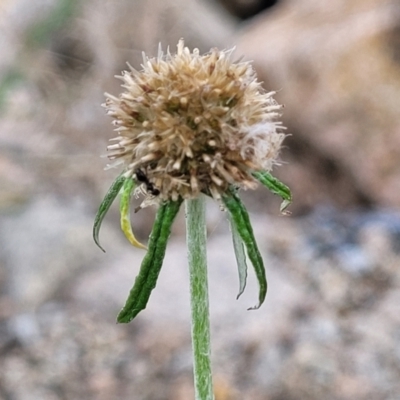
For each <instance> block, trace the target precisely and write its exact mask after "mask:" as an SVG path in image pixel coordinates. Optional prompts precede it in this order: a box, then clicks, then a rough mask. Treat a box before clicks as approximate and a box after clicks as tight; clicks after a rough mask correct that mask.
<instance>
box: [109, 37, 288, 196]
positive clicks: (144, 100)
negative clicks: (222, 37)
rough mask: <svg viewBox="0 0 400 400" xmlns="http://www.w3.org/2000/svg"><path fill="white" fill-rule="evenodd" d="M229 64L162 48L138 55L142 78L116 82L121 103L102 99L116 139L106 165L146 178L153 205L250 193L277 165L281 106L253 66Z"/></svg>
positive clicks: (133, 75)
mask: <svg viewBox="0 0 400 400" xmlns="http://www.w3.org/2000/svg"><path fill="white" fill-rule="evenodd" d="M231 57H232V50H230V51H219V50H217V49H213V50H211V51H210V52H209V53H208V54H204V55H200V54H199V51H198V49H194V50H193V52H190V50H189V49H188V48H187V47H184V42H183V40H180V41H179V43H178V46H177V53H176V54H171V53H170V52H169V50H168V51H167V54H166V55H164V54H163V52H162V51H161V48H160V49H159V52H158V56H157V57H155V58H148V57H146V56H145V55H143V65H142V68H143V69H142V70H141V71H136V70H135V69H134V68H133V67H131V66H129V68H130V70H129V71H124V72H123V73H122V76H120V77H118V78H120V79H121V80H122V81H123V85H122V87H124V88H125V92H124V93H122V94H121V95H120V96H119V97H115V96H112V95H110V94H107V93H106V96H107V100H106V103H105V105H104V106H105V108H106V109H107V113H108V114H109V115H110V116H111V117H113V118H114V125H115V126H116V127H117V128H116V129H115V130H116V131H117V132H118V136H117V137H116V138H114V139H112V140H114V141H115V142H116V143H114V144H112V145H110V146H108V157H109V159H110V160H114V161H113V164H112V165H119V164H123V165H124V168H125V170H126V176H127V177H128V176H133V178H135V173H136V172H137V171H138V170H140V171H141V172H142V173H144V175H145V176H146V178H147V179H148V182H149V183H150V184H151V185H152V187H156V188H157V189H158V190H159V191H160V193H159V196H157V200H158V201H164V200H169V199H172V200H176V199H177V198H178V197H179V196H181V197H182V198H184V199H187V198H194V197H196V196H198V195H199V193H205V194H207V195H209V196H212V197H214V198H215V199H219V198H220V197H221V195H222V194H223V193H225V192H226V191H227V190H228V188H229V186H230V185H235V186H237V187H239V188H243V189H248V188H255V187H256V186H257V183H256V181H255V180H254V178H253V177H252V175H251V173H252V172H253V171H260V170H266V171H269V170H271V168H272V166H273V164H274V163H276V160H277V157H278V153H279V149H280V146H281V143H282V140H283V138H284V134H283V133H282V130H283V129H284V128H283V127H282V125H281V122H279V117H280V110H281V108H282V106H281V105H279V104H278V103H277V102H276V101H275V100H274V98H273V96H274V94H275V92H265V91H264V90H263V88H262V87H261V83H260V82H258V81H257V78H256V74H255V71H254V69H253V68H252V66H251V65H250V63H248V62H238V63H234V62H233V61H232V60H231ZM145 186H146V185H145ZM147 187H148V185H147Z"/></svg>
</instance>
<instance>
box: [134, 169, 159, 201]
mask: <svg viewBox="0 0 400 400" xmlns="http://www.w3.org/2000/svg"><path fill="white" fill-rule="evenodd" d="M135 175H136V179H137V180H138V181H139V182H142V183H144V184H145V185H146V190H147V191H148V192H149V193H150V194H152V195H153V196H158V195H159V194H160V191H159V190H158V189H157V188H156V187H155V186H154V183H152V182H150V181H149V179H148V178H147V176H146V174H145V173H144V172H143V171H142V170H141V169H140V168H139V169H137V170H136V171H135Z"/></svg>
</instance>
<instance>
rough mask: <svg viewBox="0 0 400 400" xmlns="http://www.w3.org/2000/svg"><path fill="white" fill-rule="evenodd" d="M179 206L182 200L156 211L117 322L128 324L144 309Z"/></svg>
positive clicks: (161, 261)
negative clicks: (146, 249)
mask: <svg viewBox="0 0 400 400" xmlns="http://www.w3.org/2000/svg"><path fill="white" fill-rule="evenodd" d="M181 204H182V199H179V200H178V201H169V202H167V203H164V204H162V205H161V206H160V208H159V209H158V211H157V215H156V220H155V222H154V225H153V229H152V231H151V234H150V238H149V244H148V251H147V253H146V255H145V256H144V258H143V261H142V265H141V266H140V270H139V274H138V276H137V277H136V279H135V283H134V285H133V288H132V289H131V291H130V293H129V297H128V299H127V301H126V303H125V306H124V307H123V309H122V310H121V311H120V313H119V314H118V317H117V321H118V322H121V323H128V322H130V321H132V320H133V319H134V318H135V317H136V315H138V314H139V312H140V311H142V310H144V309H145V308H146V305H147V302H148V300H149V298H150V294H151V291H152V290H153V289H154V288H155V286H156V283H157V278H158V275H159V274H160V270H161V267H162V263H163V261H164V256H165V250H166V248H167V242H168V238H169V236H170V234H171V226H172V223H173V222H174V219H175V217H176V215H177V214H178V211H179V208H180V206H181Z"/></svg>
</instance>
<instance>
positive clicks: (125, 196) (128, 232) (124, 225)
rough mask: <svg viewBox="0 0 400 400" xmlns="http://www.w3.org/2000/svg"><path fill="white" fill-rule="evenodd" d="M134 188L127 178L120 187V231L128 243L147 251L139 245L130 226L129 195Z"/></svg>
mask: <svg viewBox="0 0 400 400" xmlns="http://www.w3.org/2000/svg"><path fill="white" fill-rule="evenodd" d="M134 188H135V182H134V181H133V179H131V178H128V179H126V180H125V182H124V185H123V187H122V193H121V200H120V213H121V229H122V232H124V235H125V237H126V238H127V239H128V240H129V243H130V244H132V245H133V246H135V247H138V248H140V249H145V250H147V247H146V246H145V245H144V244H142V243H140V242H139V241H138V240H137V239H136V237H135V235H134V234H133V231H132V225H131V213H130V204H131V194H132V190H133V189H134Z"/></svg>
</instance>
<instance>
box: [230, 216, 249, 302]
mask: <svg viewBox="0 0 400 400" xmlns="http://www.w3.org/2000/svg"><path fill="white" fill-rule="evenodd" d="M229 222H230V227H231V232H232V241H233V249H234V250H235V257H236V262H237V266H238V272H239V293H238V295H237V297H236V299H238V298H239V297H240V296H241V295H242V293H243V292H244V289H245V288H246V281H247V263H246V253H245V251H244V246H243V240H242V238H241V237H240V235H239V232H238V230H237V229H236V225H235V223H234V222H233V221H232V217H231V216H229Z"/></svg>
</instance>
